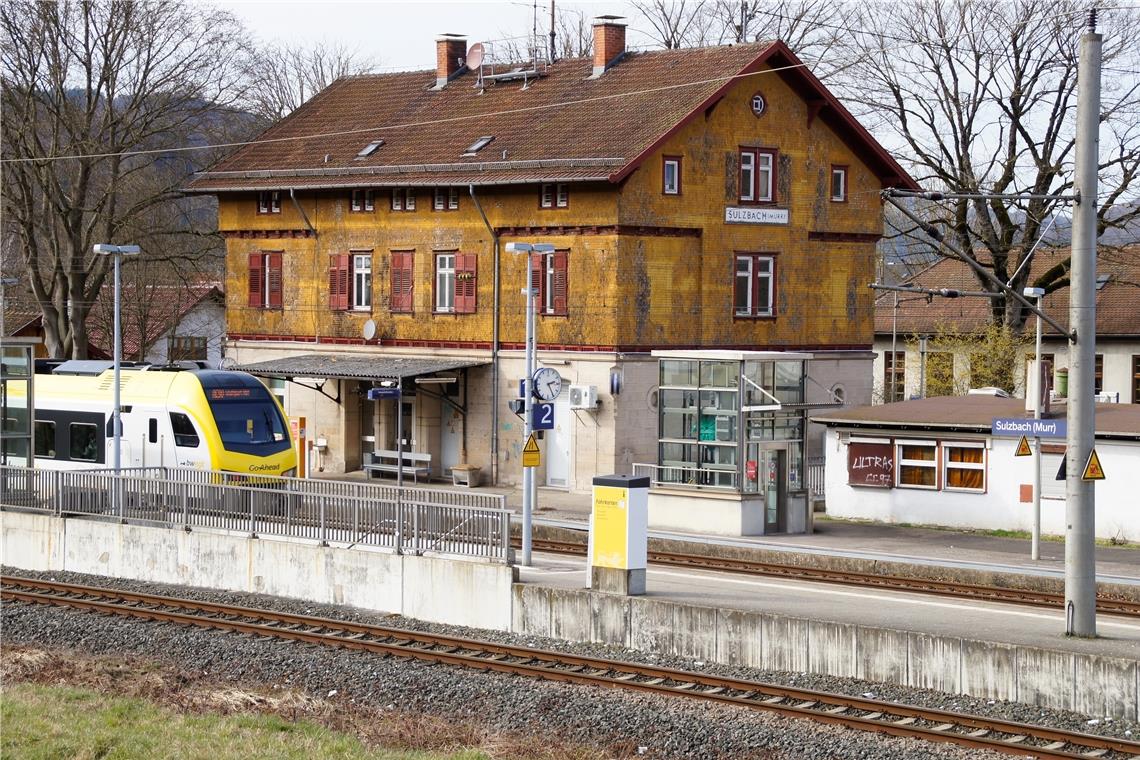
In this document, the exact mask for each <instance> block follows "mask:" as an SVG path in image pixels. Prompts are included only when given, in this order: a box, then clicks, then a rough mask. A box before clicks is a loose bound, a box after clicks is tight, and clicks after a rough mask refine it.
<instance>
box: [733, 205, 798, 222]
mask: <svg viewBox="0 0 1140 760" xmlns="http://www.w3.org/2000/svg"><path fill="white" fill-rule="evenodd" d="M724 221H726V222H731V223H734V224H787V223H788V210H787V209H786V208H741V207H739V206H727V207H725V209H724Z"/></svg>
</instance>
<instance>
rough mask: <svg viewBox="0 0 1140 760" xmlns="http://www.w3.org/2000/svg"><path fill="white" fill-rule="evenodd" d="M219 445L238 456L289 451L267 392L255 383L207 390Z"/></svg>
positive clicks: (285, 431) (282, 423) (282, 425)
mask: <svg viewBox="0 0 1140 760" xmlns="http://www.w3.org/2000/svg"><path fill="white" fill-rule="evenodd" d="M205 390H206V400H207V401H208V402H209V404H210V411H211V412H213V414H214V422H216V423H217V425H218V433H219V435H221V438H222V446H223V447H224V448H225V449H226V450H227V451H234V452H237V453H240V454H258V455H265V454H272V453H276V452H278V451H285V450H286V449H288V448H289V446H290V443H289V433H288V429H287V428H286V426H285V420H284V419H282V417H281V412H280V411H279V410H278V408H277V405H276V404H275V403H274V402H273V397H272V396H270V395H269V391H267V390H266V389H265V387H264V386H263V385H261V384H260V383H258V382H257V381H253V383H252V384H251V385H248V386H241V387H225V388H217V387H214V388H211V387H207V388H206V389H205Z"/></svg>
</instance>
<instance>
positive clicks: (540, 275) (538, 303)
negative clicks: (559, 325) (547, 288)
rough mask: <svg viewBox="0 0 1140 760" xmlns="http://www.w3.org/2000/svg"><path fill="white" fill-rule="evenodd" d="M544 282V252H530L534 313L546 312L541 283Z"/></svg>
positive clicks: (543, 283)
mask: <svg viewBox="0 0 1140 760" xmlns="http://www.w3.org/2000/svg"><path fill="white" fill-rule="evenodd" d="M545 284H546V254H544V253H532V254H531V255H530V289H531V290H533V291H534V298H535V301H534V313H535V314H545V313H546V298H545V296H546V294H545V293H543V292H542V291H543V285H545Z"/></svg>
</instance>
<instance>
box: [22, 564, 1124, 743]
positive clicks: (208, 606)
mask: <svg viewBox="0 0 1140 760" xmlns="http://www.w3.org/2000/svg"><path fill="white" fill-rule="evenodd" d="M0 598H3V599H4V600H5V601H8V602H26V603H34V604H47V605H57V606H65V607H72V608H78V609H83V610H89V611H93V612H98V613H102V614H111V615H121V616H128V617H133V618H139V619H144V620H152V621H159V622H168V623H179V624H183V625H192V626H198V627H203V628H210V629H215V630H223V631H235V632H240V633H244V634H247V635H255V636H262V637H266V638H273V639H280V640H290V641H302V642H306V643H309V644H314V645H320V646H334V647H340V648H345V649H355V650H361V651H368V652H373V653H378V654H383V655H392V656H396V657H404V658H411V659H416V660H420V661H425V662H432V663H443V664H448V665H454V666H460V667H468V668H475V669H478V670H481V671H497V672H502V673H511V674H515V675H522V676H528V677H533V678H542V679H547V680H554V681H561V682H566V683H578V684H589V685H594V686H607V687H611V688H621V689H630V690H637V691H642V692H652V693H657V694H662V695H668V696H671V697H678V698H685V699H697V700H706V701H710V702H716V703H720V704H726V705H735V706H738V707H744V708H748V709H753V710H762V711H767V712H775V713H779V714H782V715H786V716H791V717H797V718H805V719H808V720H814V721H820V722H825V723H831V724H836V725H841V726H846V727H848V728H855V729H859V730H864V731H872V732H877V733H884V734H891V735H894V736H905V737H912V738H920V739H925V740H928V741H937V742H949V743H953V744H958V745H964V746H967V747H977V748H984V749H990V750H995V751H998V752H1002V753H1006V754H1012V755H1020V756H1025V757H1037V758H1074V757H1103V758H1109V759H1110V760H1111V759H1114V758H1120V757H1140V743H1136V742H1131V741H1125V740H1123V739H1115V738H1110V737H1101V736H1093V735H1088V734H1080V733H1073V732H1069V731H1063V730H1058V729H1051V728H1044V727H1038V726H1031V725H1027V724H1022V723H1014V722H1009V721H1002V720H995V719H990V718H984V717H978V716H972V715H963V714H959V713H953V712H947V711H942V710H930V709H926V708H920V707H912V706H907V705H900V704H896V703H893V702H883V701H880V700H874V699H865V698H861V697H850V696H846V695H840V694H831V693H827V692H818V691H812V690H809V689H801V688H795V687H789V686H781V685H774V684H766V683H761V682H756V681H744V680H738V679H732V678H722V677H719V676H711V675H705V674H701V673H693V672H687V671H682V670H673V669H668V668H659V667H652V666H648V665H642V664H638V663H629V662H621V661H614V660H605V659H599V658H593V657H583V656H578V655H573V654H567V653H562V652H551V651H544V650H536V649H528V648H521V647H514V646H509V645H504V644H496V643H490V642H484V641H477V640H472V639H463V638H456V637H451V636H442V635H436V634H430V633H423V632H418V631H407V630H403V629H398V628H386V627H382V626H375V625H366V624H360V623H352V622H346V621H339V620H330V619H326V618H317V617H309V616H302V615H292V614H288V613H280V612H272V611H267V610H257V609H250V608H245V607H235V606H229V605H221V604H215V603H211V602H199V601H194V600H189V599H177V598H173V597H164V596H156V595H151V594H143V593H135V592H128V591H119V590H115V589H103V588H95V587H90V586H80V585H73V584H67V583H58V582H54V581H42V580H32V579H25V578H17V577H11V576H5V577H3V578H2V579H0Z"/></svg>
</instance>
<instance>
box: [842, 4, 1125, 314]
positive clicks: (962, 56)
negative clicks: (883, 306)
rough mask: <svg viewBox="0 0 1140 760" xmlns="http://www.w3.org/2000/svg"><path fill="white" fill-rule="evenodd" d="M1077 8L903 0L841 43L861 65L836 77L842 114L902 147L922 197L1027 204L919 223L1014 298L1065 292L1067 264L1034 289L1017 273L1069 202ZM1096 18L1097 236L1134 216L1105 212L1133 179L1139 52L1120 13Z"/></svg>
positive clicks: (950, 212)
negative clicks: (846, 107) (1100, 72)
mask: <svg viewBox="0 0 1140 760" xmlns="http://www.w3.org/2000/svg"><path fill="white" fill-rule="evenodd" d="M1087 7H1088V6H1087V5H1085V4H1083V3H1079V2H1072V1H1063V2H1053V1H1052V0H1048V1H1046V0H1017V1H1016V2H1009V3H977V2H972V1H971V0H915V1H914V2H911V3H906V4H899V5H895V6H889V7H888V6H875V9H874V13H873V14H867V15H865V16H864V18H863V26H864V29H865V31H864V32H863V33H861V34H856V35H853V36H852V39H853V40H854V41H856V42H857V43H858V44H859V45H860V46H861V48H862V55H861V57H860V58H859V59H858V61H857V62H856V63H855V64H854V65H853V66H852V67H851V68H850V69H848V70H847V71H846V72H844V74H843V89H844V90H845V91H846V94H847V97H848V102H856V103H858V104H859V106H860V107H861V108H862V112H863V115H864V116H865V117H868V118H870V119H871V120H873V122H874V124H873V125H872V126H873V128H877V129H878V130H879V131H880V132H882V133H886V134H892V133H893V135H894V136H895V138H896V139H897V140H898V141H900V142H901V143H902V144H903V145H904V146H905V149H903V150H901V151H898V153H899V155H900V156H901V157H902V158H903V159H904V161H907V162H909V164H910V166H911V167H912V173H913V174H914V175H915V177H916V179H918V181H919V182H920V183H921V184H923V185H924V186H925V187H926V188H928V189H931V190H944V191H951V192H955V193H970V194H1003V195H1023V196H1033V197H1021V198H1017V199H1009V198H991V199H981V198H977V199H964V200H952V201H945V202H940V203H938V204H936V205H934V206H933V207H932V208H929V209H925V210H922V212H923V213H924V214H926V215H928V216H927V218H928V219H930V220H931V221H932V222H933V223H934V224H935V225H936V226H937V227H939V228H940V229H941V231H942V233H943V235H944V238H945V239H946V240H947V241H948V242H950V243H952V244H953V245H954V247H955V248H956V249H957V250H960V251H962V252H964V254H965V255H966V256H969V257H971V258H973V259H974V260H975V261H977V262H978V263H980V264H982V265H983V266H984V267H985V268H987V269H989V270H990V271H992V272H993V273H994V274H995V275H996V276H997V277H998V278H1000V279H1001V280H1002V281H1003V282H1006V281H1010V278H1011V277H1012V283H1011V284H1012V287H1013V288H1015V289H1016V290H1021V288H1022V287H1024V286H1025V285H1028V284H1032V285H1034V286H1036V287H1044V288H1045V289H1046V290H1047V291H1052V290H1055V289H1057V288H1060V287H1063V286H1064V285H1066V284H1067V282H1068V265H1067V263H1066V264H1063V265H1059V266H1057V267H1054V268H1052V269H1051V270H1049V271H1048V272H1046V273H1045V274H1044V275H1041V276H1039V277H1038V278H1037V279H1036V280H1035V281H1033V282H1032V283H1030V282H1029V280H1028V278H1029V267H1028V266H1026V267H1021V264H1022V262H1023V261H1024V259H1025V257H1026V256H1027V255H1028V254H1029V251H1030V249H1031V247H1032V244H1033V243H1034V242H1035V241H1036V240H1037V239H1038V238H1039V237H1040V236H1041V235H1042V233H1043V232H1044V231H1045V228H1046V227H1047V225H1048V224H1049V223H1050V220H1051V219H1052V218H1053V216H1054V215H1060V214H1062V213H1063V212H1064V205H1065V204H1064V202H1063V201H1061V200H1058V199H1057V197H1056V196H1057V195H1060V194H1065V193H1071V192H1072V189H1073V183H1072V163H1073V153H1074V145H1075V139H1076V135H1075V107H1076V97H1077V93H1076V81H1077V59H1078V41H1079V37H1080V35H1081V33H1082V31H1083V28H1082V27H1083V25H1084V15H1085V14H1084V11H1085V10H1086V9H1087ZM1102 19H1103V20H1107V22H1108V29H1107V31H1106V32H1105V45H1104V59H1103V65H1104V71H1105V76H1104V82H1105V88H1104V92H1103V95H1102V116H1101V160H1100V183H1101V184H1100V187H1101V194H1100V198H1099V202H1100V208H1099V231H1100V232H1101V233H1103V232H1104V230H1105V229H1106V228H1108V227H1111V226H1118V227H1120V226H1124V225H1127V224H1128V223H1129V222H1130V221H1131V220H1133V219H1134V218H1136V217H1137V216H1140V207H1137V206H1135V205H1133V206H1127V207H1121V206H1119V205H1116V204H1117V201H1118V200H1119V199H1121V198H1122V197H1128V194H1129V193H1134V192H1135V187H1136V178H1137V171H1138V169H1140V125H1138V122H1137V120H1136V116H1135V115H1136V113H1137V110H1138V108H1140V76H1138V75H1137V72H1138V71H1140V65H1138V63H1140V62H1138V55H1140V50H1138V49H1137V48H1136V46H1135V45H1134V44H1133V39H1132V31H1131V30H1133V29H1135V28H1136V26H1137V22H1138V21H1140V15H1138V14H1137V12H1136V11H1135V10H1128V9H1124V10H1115V11H1111V12H1109V13H1106V14H1105V15H1103V16H1102ZM907 232H909V233H910V234H917V233H913V232H912V231H909V230H908V231H907ZM926 240H929V238H926ZM941 252H942V253H943V254H947V251H946V250H943V251H941ZM1019 268H1020V270H1019ZM1015 272H1016V276H1014V275H1015ZM978 281H979V286H980V288H982V289H984V290H986V291H987V292H992V293H994V295H993V296H992V297H991V299H990V300H991V314H992V319H993V321H994V323H995V324H997V325H1006V326H1008V327H1011V328H1013V329H1015V330H1020V329H1021V328H1022V326H1023V325H1024V323H1025V318H1026V313H1025V311H1024V309H1023V308H1022V307H1021V305H1020V304H1019V303H1017V302H1015V301H1014V300H1013V299H1009V300H1008V301H1007V300H1006V299H1005V297H1004V296H1002V295H1001V294H1000V292H999V291H998V289H997V288H996V287H995V286H994V285H993V284H992V283H991V282H990V281H989V280H988V279H985V278H982V277H979V278H978Z"/></svg>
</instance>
